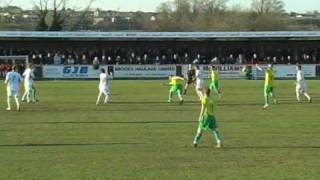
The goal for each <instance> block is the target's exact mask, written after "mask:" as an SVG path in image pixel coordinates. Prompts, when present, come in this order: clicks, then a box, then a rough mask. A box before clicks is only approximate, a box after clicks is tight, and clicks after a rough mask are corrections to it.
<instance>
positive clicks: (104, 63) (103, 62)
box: [101, 55, 108, 65]
mask: <svg viewBox="0 0 320 180" xmlns="http://www.w3.org/2000/svg"><path fill="white" fill-rule="evenodd" d="M107 63H108V61H107V58H106V56H105V55H103V56H102V58H101V64H102V65H106V64H107Z"/></svg>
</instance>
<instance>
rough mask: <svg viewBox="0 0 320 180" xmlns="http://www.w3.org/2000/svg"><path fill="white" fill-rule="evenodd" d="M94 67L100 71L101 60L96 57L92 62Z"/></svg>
mask: <svg viewBox="0 0 320 180" xmlns="http://www.w3.org/2000/svg"><path fill="white" fill-rule="evenodd" d="M92 65H93V68H94V69H99V66H100V61H99V58H98V57H97V56H96V57H94V60H93V61H92Z"/></svg>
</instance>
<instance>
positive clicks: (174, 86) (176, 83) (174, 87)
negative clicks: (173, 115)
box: [168, 76, 184, 105]
mask: <svg viewBox="0 0 320 180" xmlns="http://www.w3.org/2000/svg"><path fill="white" fill-rule="evenodd" d="M169 81H170V82H169V85H170V86H171V88H170V91H169V100H168V102H169V103H171V102H172V95H173V93H177V95H178V97H179V100H180V105H182V104H183V98H182V90H183V85H182V81H184V78H182V77H179V76H169Z"/></svg>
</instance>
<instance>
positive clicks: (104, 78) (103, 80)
mask: <svg viewBox="0 0 320 180" xmlns="http://www.w3.org/2000/svg"><path fill="white" fill-rule="evenodd" d="M111 79H113V77H112V74H111V76H110V75H107V73H106V70H105V69H103V68H102V69H101V73H100V83H99V94H98V98H97V102H96V105H99V103H100V99H101V96H102V94H103V95H104V96H105V99H104V102H103V104H107V103H108V102H109V100H110V98H111V94H110V90H109V81H110V80H111Z"/></svg>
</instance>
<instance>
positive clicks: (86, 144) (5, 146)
mask: <svg viewBox="0 0 320 180" xmlns="http://www.w3.org/2000/svg"><path fill="white" fill-rule="evenodd" d="M145 144H148V143H57V144H54V143H52V144H33V143H30V144H29V143H28V144H0V148H9V147H58V146H121V145H124V146H126V145H129V146H130V145H145Z"/></svg>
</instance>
